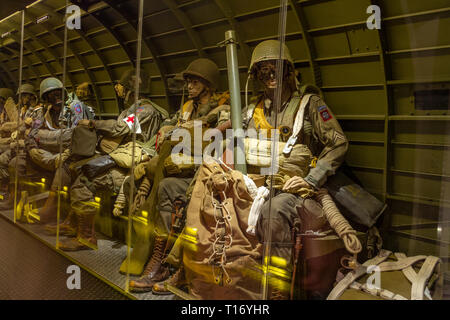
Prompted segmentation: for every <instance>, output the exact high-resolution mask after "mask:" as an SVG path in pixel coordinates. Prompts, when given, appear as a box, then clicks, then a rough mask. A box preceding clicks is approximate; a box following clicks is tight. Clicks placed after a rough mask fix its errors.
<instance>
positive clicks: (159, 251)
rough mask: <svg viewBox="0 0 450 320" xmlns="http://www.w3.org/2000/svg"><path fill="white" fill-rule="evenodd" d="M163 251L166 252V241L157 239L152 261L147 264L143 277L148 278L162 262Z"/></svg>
mask: <svg viewBox="0 0 450 320" xmlns="http://www.w3.org/2000/svg"><path fill="white" fill-rule="evenodd" d="M163 250H164V239H163V238H160V237H157V238H156V239H155V246H154V248H153V254H152V257H151V258H150V261H149V262H148V263H147V266H146V267H145V269H144V272H143V273H142V276H147V275H148V274H149V273H150V272H151V271H152V269H153V268H154V266H155V265H156V264H158V263H160V262H161V260H162V255H163Z"/></svg>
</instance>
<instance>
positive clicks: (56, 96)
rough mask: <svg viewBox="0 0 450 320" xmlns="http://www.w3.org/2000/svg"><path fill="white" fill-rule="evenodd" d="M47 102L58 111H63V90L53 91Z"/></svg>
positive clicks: (49, 94)
mask: <svg viewBox="0 0 450 320" xmlns="http://www.w3.org/2000/svg"><path fill="white" fill-rule="evenodd" d="M47 101H48V102H49V103H50V104H51V105H52V106H53V108H54V109H55V110H56V111H61V109H62V106H63V100H62V90H52V91H50V92H49V93H47Z"/></svg>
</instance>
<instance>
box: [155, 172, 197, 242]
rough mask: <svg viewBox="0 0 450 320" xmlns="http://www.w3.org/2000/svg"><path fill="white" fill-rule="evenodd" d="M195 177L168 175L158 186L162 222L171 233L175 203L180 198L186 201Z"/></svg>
mask: <svg viewBox="0 0 450 320" xmlns="http://www.w3.org/2000/svg"><path fill="white" fill-rule="evenodd" d="M192 179H193V178H175V177H168V178H164V179H163V180H161V181H160V183H159V186H158V206H157V208H158V210H159V216H160V219H161V220H162V221H161V222H162V224H163V225H164V226H165V227H166V228H167V230H166V232H167V233H169V232H170V229H171V225H172V213H173V212H174V211H175V207H174V203H175V201H177V200H179V201H181V202H183V203H186V206H187V197H186V192H187V189H188V188H189V185H190V183H191V181H192Z"/></svg>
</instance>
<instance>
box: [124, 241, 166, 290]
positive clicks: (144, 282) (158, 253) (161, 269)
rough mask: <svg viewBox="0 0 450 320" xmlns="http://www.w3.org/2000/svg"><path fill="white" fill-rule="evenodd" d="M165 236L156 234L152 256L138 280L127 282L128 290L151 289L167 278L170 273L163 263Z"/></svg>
mask: <svg viewBox="0 0 450 320" xmlns="http://www.w3.org/2000/svg"><path fill="white" fill-rule="evenodd" d="M166 244H167V239H166V237H161V236H156V238H155V245H154V247H153V253H152V256H151V258H150V260H149V262H148V263H147V266H146V267H145V269H144V272H143V273H142V276H141V278H140V279H139V280H132V281H130V282H129V287H130V290H131V291H133V292H149V291H152V288H153V285H154V284H155V283H157V282H160V281H163V280H165V279H167V278H168V277H169V275H170V273H169V269H168V268H167V267H166V266H165V265H164V264H163V259H164V258H165V253H166Z"/></svg>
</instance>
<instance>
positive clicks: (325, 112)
mask: <svg viewBox="0 0 450 320" xmlns="http://www.w3.org/2000/svg"><path fill="white" fill-rule="evenodd" d="M318 110H319V112H320V117H321V118H322V120H323V121H324V122H327V121H328V120H330V119H333V117H332V116H331V114H330V112H328V108H327V106H321V107H319V109H318Z"/></svg>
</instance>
